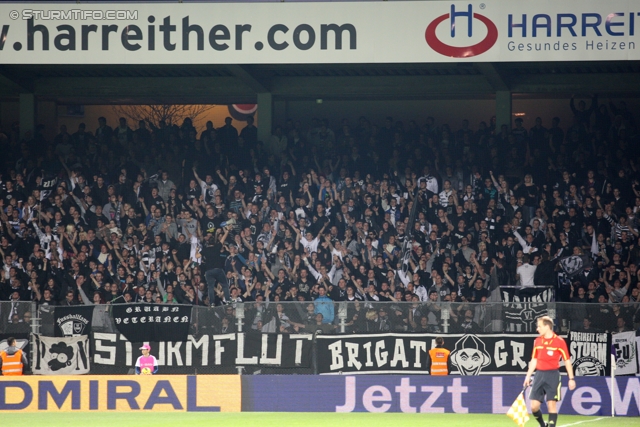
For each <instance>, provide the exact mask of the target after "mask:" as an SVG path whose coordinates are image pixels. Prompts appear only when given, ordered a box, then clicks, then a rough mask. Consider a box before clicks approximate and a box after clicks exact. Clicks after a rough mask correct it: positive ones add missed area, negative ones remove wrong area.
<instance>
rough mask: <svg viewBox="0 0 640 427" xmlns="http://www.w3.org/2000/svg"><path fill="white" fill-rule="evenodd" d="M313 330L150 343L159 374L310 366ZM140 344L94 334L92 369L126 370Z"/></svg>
mask: <svg viewBox="0 0 640 427" xmlns="http://www.w3.org/2000/svg"><path fill="white" fill-rule="evenodd" d="M312 341H313V335H312V334H290V335H288V334H260V333H257V332H247V333H233V334H222V335H202V336H193V335H189V336H188V337H187V340H185V341H173V342H172V341H160V342H149V345H150V346H151V354H153V355H154V356H155V357H156V358H157V359H158V365H159V372H160V373H171V374H189V373H195V372H203V371H206V370H207V369H212V368H220V367H227V368H235V367H236V366H251V367H278V368H309V367H310V366H311V350H312ZM141 344H142V342H130V341H128V340H127V339H126V338H125V337H124V336H123V335H121V334H105V333H94V334H93V335H92V338H91V345H92V355H93V364H92V373H102V372H109V373H112V374H126V373H128V372H129V370H130V369H131V368H132V367H133V365H134V364H135V361H136V358H137V357H138V356H139V355H140V351H139V350H138V349H139V348H140V346H141Z"/></svg>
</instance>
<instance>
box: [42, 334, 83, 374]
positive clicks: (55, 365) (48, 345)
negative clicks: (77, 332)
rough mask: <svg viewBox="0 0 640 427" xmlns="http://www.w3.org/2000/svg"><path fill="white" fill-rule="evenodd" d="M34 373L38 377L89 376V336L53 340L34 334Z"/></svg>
mask: <svg viewBox="0 0 640 427" xmlns="http://www.w3.org/2000/svg"><path fill="white" fill-rule="evenodd" d="M34 338H35V344H36V345H35V347H36V348H34V351H33V352H32V354H33V358H34V360H33V364H32V371H33V373H34V374H37V375H82V374H88V373H89V370H90V364H89V336H87V335H84V336H81V337H64V338H52V337H45V336H42V335H37V334H34Z"/></svg>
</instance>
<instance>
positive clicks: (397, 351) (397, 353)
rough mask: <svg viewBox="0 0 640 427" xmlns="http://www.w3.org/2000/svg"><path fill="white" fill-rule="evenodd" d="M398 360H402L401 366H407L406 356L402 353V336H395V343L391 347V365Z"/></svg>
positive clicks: (393, 365) (394, 364) (395, 363)
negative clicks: (392, 347)
mask: <svg viewBox="0 0 640 427" xmlns="http://www.w3.org/2000/svg"><path fill="white" fill-rule="evenodd" d="M398 362H402V367H403V368H406V367H407V366H409V361H408V360H407V356H406V355H405V354H404V340H403V339H402V338H396V344H395V347H394V349H393V359H391V366H392V367H395V366H396V365H397V364H398Z"/></svg>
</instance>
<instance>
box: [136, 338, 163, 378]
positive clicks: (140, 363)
mask: <svg viewBox="0 0 640 427" xmlns="http://www.w3.org/2000/svg"><path fill="white" fill-rule="evenodd" d="M140 350H142V356H140V357H138V360H136V375H140V374H142V375H152V374H155V373H156V372H158V360H157V359H156V358H155V356H152V355H151V354H149V352H150V351H151V346H150V345H149V344H144V345H143V346H142V347H140Z"/></svg>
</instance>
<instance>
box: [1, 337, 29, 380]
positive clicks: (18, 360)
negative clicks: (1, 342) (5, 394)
mask: <svg viewBox="0 0 640 427" xmlns="http://www.w3.org/2000/svg"><path fill="white" fill-rule="evenodd" d="M7 344H8V345H9V347H7V348H6V349H5V350H2V351H0V362H1V363H2V375H3V376H10V375H22V369H23V368H24V365H26V364H27V356H26V355H25V354H24V353H23V352H22V350H21V349H19V348H17V347H16V339H15V338H13V337H11V338H9V339H7Z"/></svg>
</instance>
